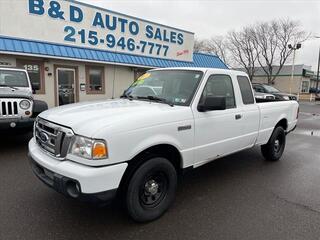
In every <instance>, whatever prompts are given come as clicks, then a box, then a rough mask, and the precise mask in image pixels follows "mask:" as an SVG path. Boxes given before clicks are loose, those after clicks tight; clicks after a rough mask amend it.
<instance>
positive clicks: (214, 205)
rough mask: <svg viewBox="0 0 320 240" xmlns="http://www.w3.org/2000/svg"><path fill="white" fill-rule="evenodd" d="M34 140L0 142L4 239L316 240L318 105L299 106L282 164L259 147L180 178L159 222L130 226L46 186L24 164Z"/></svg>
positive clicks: (111, 211)
mask: <svg viewBox="0 0 320 240" xmlns="http://www.w3.org/2000/svg"><path fill="white" fill-rule="evenodd" d="M29 138H30V135H25V136H19V137H17V136H7V135H5V136H4V135H1V139H0V164H1V167H0V239H1V240H2V239H3V240H7V239H78V240H80V239H117V240H119V239H318V238H319V236H320V227H319V223H320V105H311V104H302V105H301V107H300V121H299V124H298V128H297V130H296V131H295V132H294V133H292V134H290V135H289V136H288V138H287V146H286V150H285V153H284V156H283V158H282V160H281V161H279V162H275V163H270V162H265V161H264V160H263V158H262V156H261V154H260V149H259V148H253V149H250V150H247V151H244V152H241V153H238V154H234V155H232V156H229V157H226V158H223V159H220V160H217V161H215V162H212V163H210V164H207V165H205V166H203V167H200V168H198V169H196V170H194V171H192V172H189V173H187V174H186V175H185V176H183V178H182V180H181V181H180V183H179V188H178V194H177V197H176V201H175V203H174V205H173V206H172V207H171V209H170V210H169V211H168V212H167V213H166V214H165V215H164V216H163V217H162V218H161V219H159V220H157V221H154V222H151V223H148V224H136V223H134V222H132V221H131V220H130V219H129V218H128V217H127V216H126V214H125V212H124V211H123V210H121V209H120V207H119V206H118V205H117V204H112V205H109V206H107V207H97V206H92V205H88V204H84V203H80V202H77V201H74V200H71V199H67V198H65V197H64V196H62V195H60V194H58V193H56V192H54V191H53V190H51V189H49V188H47V187H46V186H45V185H44V184H43V183H41V182H40V181H39V180H38V179H36V177H35V176H34V175H33V174H32V172H31V169H30V167H29V164H28V161H27V157H26V155H27V142H28V140H29Z"/></svg>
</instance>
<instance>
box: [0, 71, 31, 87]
mask: <svg viewBox="0 0 320 240" xmlns="http://www.w3.org/2000/svg"><path fill="white" fill-rule="evenodd" d="M1 86H8V87H29V83H28V78H27V75H26V73H25V72H22V71H11V70H0V87H1Z"/></svg>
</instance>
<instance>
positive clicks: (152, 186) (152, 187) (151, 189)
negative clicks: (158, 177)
mask: <svg viewBox="0 0 320 240" xmlns="http://www.w3.org/2000/svg"><path fill="white" fill-rule="evenodd" d="M144 187H145V191H146V192H147V193H150V194H151V195H156V194H157V193H158V190H159V184H158V183H157V182H156V181H155V180H153V179H151V180H149V181H148V182H146V184H145V185H144Z"/></svg>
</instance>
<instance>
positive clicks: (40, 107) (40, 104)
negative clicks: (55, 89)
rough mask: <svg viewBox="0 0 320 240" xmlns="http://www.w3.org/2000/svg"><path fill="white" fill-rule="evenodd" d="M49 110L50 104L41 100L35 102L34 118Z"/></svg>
mask: <svg viewBox="0 0 320 240" xmlns="http://www.w3.org/2000/svg"><path fill="white" fill-rule="evenodd" d="M45 110H48V104H47V103H46V102H44V101H41V100H33V109H32V117H33V118H35V117H37V116H38V115H39V114H40V113H41V112H43V111H45Z"/></svg>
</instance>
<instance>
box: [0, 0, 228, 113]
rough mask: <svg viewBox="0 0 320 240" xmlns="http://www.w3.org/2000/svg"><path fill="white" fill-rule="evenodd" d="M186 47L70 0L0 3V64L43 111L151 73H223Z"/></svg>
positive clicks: (163, 30)
mask: <svg viewBox="0 0 320 240" xmlns="http://www.w3.org/2000/svg"><path fill="white" fill-rule="evenodd" d="M193 44H194V33H192V32H189V31H185V30H182V29H177V28H174V27H170V26H165V25H162V24H159V23H154V22H151V21H148V20H144V19H140V18H137V17H132V16H127V15H124V14H121V13H117V12H113V11H110V10H107V9H102V8H99V7H95V6H91V5H88V4H84V3H79V2H76V1H73V0H68V1H67V0H65V1H61V0H59V1H53V0H20V1H0V66H5V67H18V68H25V69H26V70H27V71H28V72H29V75H30V78H31V82H32V84H33V85H34V86H35V88H37V90H36V94H35V98H36V99H39V100H44V101H46V102H47V103H48V105H49V107H54V106H59V105H64V104H68V103H73V102H79V101H88V100H96V99H107V98H116V97H119V96H120V95H121V94H122V93H123V91H124V90H125V89H126V88H127V87H128V86H129V85H130V84H132V82H133V81H134V80H135V79H137V77H138V76H140V75H141V74H142V73H144V72H145V71H146V70H148V69H152V68H164V67H215V68H227V67H226V65H225V64H224V63H223V62H222V61H221V60H220V59H219V58H218V57H216V56H213V55H208V54H200V53H193ZM0 81H1V79H0Z"/></svg>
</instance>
